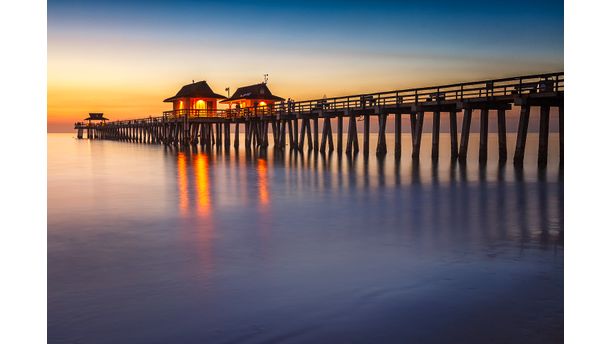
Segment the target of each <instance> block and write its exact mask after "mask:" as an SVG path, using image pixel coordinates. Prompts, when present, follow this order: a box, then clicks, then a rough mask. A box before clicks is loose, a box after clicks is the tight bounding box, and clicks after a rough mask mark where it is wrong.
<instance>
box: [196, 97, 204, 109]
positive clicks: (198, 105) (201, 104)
mask: <svg viewBox="0 0 612 344" xmlns="http://www.w3.org/2000/svg"><path fill="white" fill-rule="evenodd" d="M204 104H205V103H204V101H203V100H202V99H200V100H198V101H196V103H195V108H196V109H198V110H204V109H205V108H206V105H204Z"/></svg>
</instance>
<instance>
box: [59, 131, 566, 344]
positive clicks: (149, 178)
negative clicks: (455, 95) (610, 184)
mask: <svg viewBox="0 0 612 344" xmlns="http://www.w3.org/2000/svg"><path fill="white" fill-rule="evenodd" d="M424 135H425V136H424V138H423V140H424V141H423V152H422V156H421V159H420V162H419V163H415V162H414V161H412V159H410V148H409V147H408V142H410V137H409V135H408V136H405V137H403V138H402V139H403V143H404V147H403V156H402V159H400V160H396V159H394V158H393V136H392V135H390V136H389V137H388V143H389V148H390V150H389V154H388V155H387V157H386V158H385V159H376V157H375V156H374V154H373V152H374V151H375V147H374V144H375V142H376V138H375V137H372V139H371V142H372V148H371V149H370V152H371V154H370V157H369V158H368V159H365V158H364V157H363V155H362V154H359V155H358V156H357V157H356V158H355V159H350V158H349V157H347V156H346V155H344V154H341V156H340V157H338V155H337V154H336V153H335V152H334V153H333V154H332V155H331V156H324V155H321V154H316V153H310V154H309V153H307V152H305V153H304V154H290V153H289V152H285V153H282V154H276V153H274V150H273V149H268V150H267V152H251V153H250V154H247V152H245V151H244V149H243V148H242V147H241V149H240V150H239V151H237V152H236V151H234V149H233V148H232V149H231V150H230V151H229V152H226V151H224V150H221V151H218V150H216V149H213V150H212V151H211V152H202V151H200V150H198V149H196V150H177V149H168V148H164V147H163V146H157V145H147V144H135V143H121V142H113V141H89V140H76V139H74V137H73V136H74V135H73V134H49V136H48V152H49V155H48V156H49V158H48V336H49V342H51V343H264V342H289V343H348V342H351V343H444V342H452V343H551V342H559V341H562V338H563V335H562V333H563V222H562V213H563V181H562V171H560V170H559V168H558V147H557V144H556V142H557V141H558V135H551V147H550V162H549V166H548V168H547V169H546V170H545V171H543V172H538V170H537V169H536V168H535V165H536V164H535V162H536V160H537V157H536V153H537V135H531V134H530V135H529V137H528V148H527V153H526V165H525V167H524V168H523V169H520V170H515V169H514V168H513V167H512V166H511V164H508V165H505V166H501V167H500V166H499V165H498V164H497V159H496V151H497V150H496V147H495V145H496V144H497V140H496V138H495V136H494V135H491V138H490V148H489V163H488V164H487V165H486V166H479V164H478V163H477V162H476V161H475V160H474V159H477V156H478V154H477V153H478V152H477V150H478V147H477V143H478V135H477V134H476V135H475V136H474V137H473V138H472V139H471V143H472V144H471V146H470V161H469V162H468V163H467V164H466V165H458V164H451V163H450V159H449V156H448V145H449V141H448V136H447V135H444V134H443V135H442V140H441V152H440V159H439V163H438V164H432V162H431V159H430V158H429V154H430V153H429V150H428V147H429V146H430V136H429V135H426V134H424ZM509 141H510V142H509V145H510V146H509V147H511V148H513V147H514V142H513V141H512V140H511V139H510V137H509ZM509 153H510V154H509V156H510V158H511V157H512V149H510V150H509Z"/></svg>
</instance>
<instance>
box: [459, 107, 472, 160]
mask: <svg viewBox="0 0 612 344" xmlns="http://www.w3.org/2000/svg"><path fill="white" fill-rule="evenodd" d="M471 124H472V109H470V108H468V109H465V113H464V114H463V124H462V125H461V146H460V147H459V161H461V162H465V161H466V159H467V151H468V145H469V142H470V126H471Z"/></svg>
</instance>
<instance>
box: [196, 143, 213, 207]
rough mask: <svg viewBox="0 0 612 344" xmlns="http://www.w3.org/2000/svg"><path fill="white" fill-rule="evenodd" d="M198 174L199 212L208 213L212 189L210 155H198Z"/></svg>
mask: <svg viewBox="0 0 612 344" xmlns="http://www.w3.org/2000/svg"><path fill="white" fill-rule="evenodd" d="M194 169H195V176H196V189H197V192H198V213H199V214H200V215H207V214H208V213H209V211H210V190H209V182H208V156H207V155H205V154H198V155H196V161H195V164H194Z"/></svg>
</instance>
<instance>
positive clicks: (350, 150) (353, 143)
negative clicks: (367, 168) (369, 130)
mask: <svg viewBox="0 0 612 344" xmlns="http://www.w3.org/2000/svg"><path fill="white" fill-rule="evenodd" d="M357 152H359V137H358V135H357V119H356V118H355V116H350V117H349V129H348V139H347V142H346V154H349V155H350V154H357Z"/></svg>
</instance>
